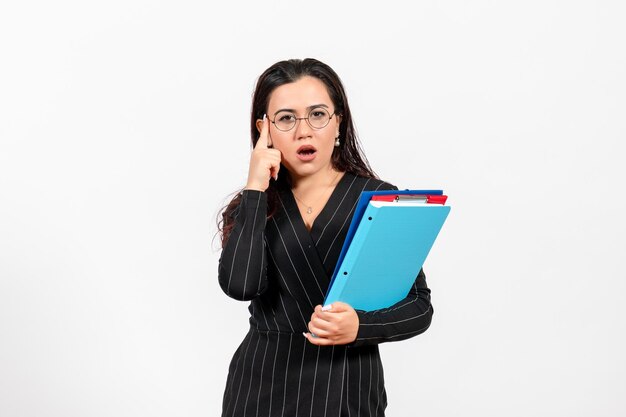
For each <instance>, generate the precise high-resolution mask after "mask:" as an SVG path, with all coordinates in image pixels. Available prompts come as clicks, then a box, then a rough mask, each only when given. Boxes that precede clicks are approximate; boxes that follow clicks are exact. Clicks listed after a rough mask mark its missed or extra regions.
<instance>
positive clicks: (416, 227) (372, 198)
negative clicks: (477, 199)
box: [324, 190, 450, 311]
mask: <svg viewBox="0 0 626 417" xmlns="http://www.w3.org/2000/svg"><path fill="white" fill-rule="evenodd" d="M446 199H447V196H445V195H443V191H442V190H402V191H400V190H389V191H364V192H363V193H361V197H360V199H359V202H358V204H357V207H356V209H355V212H354V217H353V218H352V223H351V224H350V228H349V229H348V234H347V236H346V240H345V241H344V245H343V248H342V250H341V254H340V255H339V260H338V261H337V266H336V268H335V271H334V273H333V277H332V280H331V283H330V287H329V289H328V293H327V294H326V299H325V300H324V305H328V304H331V303H333V302H335V301H342V302H344V303H347V304H350V305H351V306H352V307H353V308H355V309H357V310H365V311H372V310H378V309H381V308H386V307H389V306H392V305H393V304H395V303H397V302H398V301H401V300H402V299H403V298H405V297H406V296H407V294H408V293H409V290H410V289H411V286H412V285H413V283H414V282H415V279H416V277H417V275H418V273H419V271H420V269H421V268H422V265H423V264H424V261H425V260H426V257H427V256H428V253H429V252H430V249H431V247H432V246H433V243H434V242H435V239H436V238H437V235H438V234H439V231H440V230H441V227H442V226H443V223H444V222H445V220H446V218H447V217H448V213H449V212H450V207H449V206H446V205H445V202H446Z"/></svg>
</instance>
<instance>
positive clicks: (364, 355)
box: [218, 173, 433, 417]
mask: <svg viewBox="0 0 626 417" xmlns="http://www.w3.org/2000/svg"><path fill="white" fill-rule="evenodd" d="M377 189H385V190H390V189H397V188H396V187H394V186H392V185H391V184H388V183H386V182H383V181H380V180H376V179H368V178H362V177H358V176H355V175H353V174H350V173H345V174H344V175H343V177H342V178H341V180H340V181H339V183H338V184H337V186H336V187H335V189H334V190H333V192H332V194H331V196H330V198H329V200H328V202H327V203H326V206H325V207H324V208H323V210H322V212H321V213H320V214H319V215H318V217H317V218H316V219H315V222H314V223H313V226H312V228H311V230H310V231H309V230H307V228H306V226H305V224H304V221H303V219H302V217H301V215H300V212H299V210H298V206H297V204H296V200H295V198H294V196H293V194H292V192H291V190H283V191H281V192H280V207H279V210H278V212H277V213H276V214H275V215H274V216H273V217H272V218H271V219H269V220H267V219H266V213H267V195H266V194H265V193H264V192H260V191H253V190H245V191H243V196H242V197H243V198H242V201H241V204H240V206H239V208H238V211H237V213H236V215H235V225H234V228H233V230H232V232H231V235H230V237H229V239H228V241H227V243H226V245H225V247H224V248H223V250H222V254H221V257H220V261H219V267H218V279H219V283H220V286H221V287H222V289H223V290H224V292H225V293H226V294H227V295H228V296H230V297H232V298H234V299H237V300H246V301H250V304H249V311H250V331H249V332H248V334H247V335H246V337H245V339H244V340H243V342H242V343H241V345H240V346H239V348H238V349H237V351H236V352H235V354H234V356H233V359H232V361H231V364H230V367H229V372H228V378H227V381H226V389H225V392H224V400H223V408H222V416H223V417H235V416H236V417H248V416H255V417H259V416H264V417H278V416H281V417H284V416H288V417H294V416H309V417H312V416H316V417H317V416H355V417H356V416H361V417H369V416H379V417H382V416H384V415H385V408H386V406H387V397H386V392H385V385H384V373H383V367H382V363H381V359H380V355H379V351H378V344H379V343H383V342H388V341H397V340H403V339H407V338H409V337H412V336H415V335H418V334H420V333H422V332H424V331H425V330H426V329H427V328H428V326H429V325H430V322H431V318H432V314H433V309H432V306H431V303H430V290H429V289H428V287H427V285H426V279H425V276H424V273H423V271H420V273H419V274H418V276H417V277H416V280H415V283H414V285H413V288H412V289H411V291H410V292H409V294H408V295H407V297H406V299H404V300H402V301H400V302H399V303H397V304H396V305H394V306H391V307H389V308H387V309H384V310H376V311H373V312H364V311H358V310H357V314H358V316H359V331H358V335H357V340H356V341H354V342H353V343H351V344H349V345H343V346H324V347H319V346H316V345H312V344H310V343H309V342H308V341H307V340H306V339H305V338H304V337H303V336H302V332H305V331H308V329H307V325H308V322H309V320H310V318H311V314H312V313H313V309H314V307H315V306H316V305H318V304H322V302H323V300H324V294H325V292H326V290H327V288H328V285H329V283H330V278H331V277H332V273H333V270H334V268H335V264H336V263H337V260H338V257H339V253H340V251H341V247H342V245H343V241H344V239H345V236H346V233H347V230H348V227H349V225H350V221H351V219H352V214H353V212H354V209H355V207H356V203H357V201H358V198H359V195H360V193H361V191H365V190H368V191H369V190H377Z"/></svg>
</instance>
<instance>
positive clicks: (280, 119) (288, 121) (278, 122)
mask: <svg viewBox="0 0 626 417" xmlns="http://www.w3.org/2000/svg"><path fill="white" fill-rule="evenodd" d="M295 124H296V115H295V114H293V113H291V112H288V111H281V112H280V113H277V114H276V117H275V118H274V125H275V126H276V128H277V129H279V130H282V131H285V132H286V131H287V130H291V129H292V128H293V126H294V125H295Z"/></svg>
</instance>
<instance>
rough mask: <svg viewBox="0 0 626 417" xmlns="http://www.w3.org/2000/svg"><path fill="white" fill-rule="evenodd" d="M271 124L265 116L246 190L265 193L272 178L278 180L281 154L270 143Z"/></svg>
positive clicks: (252, 156) (251, 163) (251, 158)
mask: <svg viewBox="0 0 626 417" xmlns="http://www.w3.org/2000/svg"><path fill="white" fill-rule="evenodd" d="M269 124H270V123H269V120H267V117H266V116H263V123H262V125H261V136H259V140H258V141H257V143H256V145H255V146H254V149H253V150H252V155H251V156H250V169H249V170H248V182H247V183H246V187H245V189H246V190H258V191H265V190H267V187H269V186H270V177H273V178H274V180H276V179H278V170H279V169H280V159H281V154H280V151H279V150H278V149H273V148H272V144H271V143H269V142H268V141H269V130H270V128H269Z"/></svg>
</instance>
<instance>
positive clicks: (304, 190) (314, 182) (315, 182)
mask: <svg viewBox="0 0 626 417" xmlns="http://www.w3.org/2000/svg"><path fill="white" fill-rule="evenodd" d="M339 177H340V172H339V171H336V170H335V169H333V168H332V167H330V168H329V169H325V170H320V171H318V172H316V173H315V174H312V175H307V176H303V177H295V176H292V184H291V185H292V187H291V189H292V190H294V191H295V192H297V193H300V194H308V193H309V192H311V191H313V192H314V191H315V190H316V189H319V188H327V187H330V186H331V185H333V184H335V183H336V181H337V179H338V178H339Z"/></svg>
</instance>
